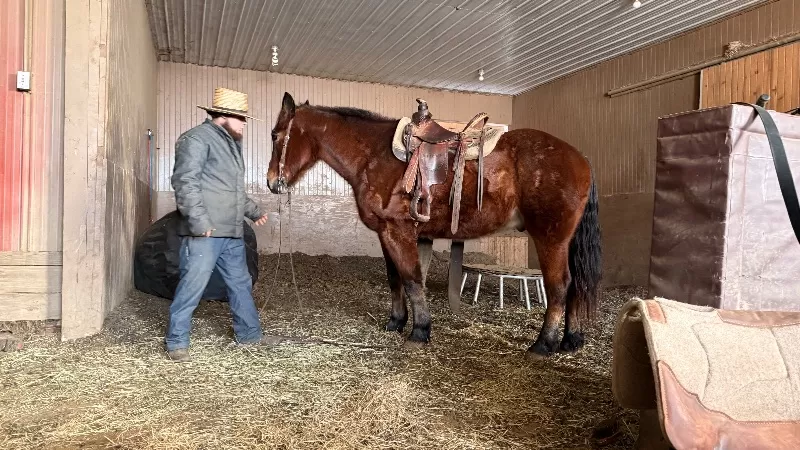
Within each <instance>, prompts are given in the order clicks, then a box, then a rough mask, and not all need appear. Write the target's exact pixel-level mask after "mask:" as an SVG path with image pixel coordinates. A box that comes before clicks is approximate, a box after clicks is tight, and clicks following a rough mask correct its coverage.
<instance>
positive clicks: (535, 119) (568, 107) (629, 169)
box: [512, 0, 800, 286]
mask: <svg viewBox="0 0 800 450" xmlns="http://www.w3.org/2000/svg"><path fill="white" fill-rule="evenodd" d="M798 32H800V0H779V1H773V2H769V3H767V4H765V5H763V6H761V7H758V8H756V9H753V10H750V11H747V12H745V13H742V14H739V15H737V16H734V17H731V18H728V19H727V20H724V21H721V22H718V23H714V24H711V25H709V26H705V27H701V28H698V29H697V30H695V31H693V32H691V33H688V34H685V35H682V36H679V37H677V38H674V39H671V40H669V41H665V42H663V43H660V44H658V45H654V46H651V47H648V48H645V49H642V50H639V51H636V52H633V53H631V54H628V55H625V56H622V57H619V58H615V59H613V60H610V61H607V62H604V63H602V64H599V65H596V66H593V67H591V68H588V69H585V70H582V71H580V72H578V73H576V74H574V75H572V76H569V77H566V78H563V79H560V80H557V81H554V82H551V83H549V84H547V85H544V86H541V87H538V88H536V89H535V90H533V91H531V92H528V93H525V94H522V95H520V96H517V97H515V99H514V113H513V114H514V123H513V125H512V128H521V127H534V128H540V129H543V130H545V131H548V132H550V133H553V134H555V135H556V136H559V137H561V138H563V139H565V140H567V141H568V142H570V143H572V144H573V145H575V146H576V147H577V148H578V149H580V150H581V151H582V152H584V153H585V154H586V155H587V156H588V158H589V159H590V161H591V163H592V165H593V167H594V170H595V175H596V178H597V182H598V187H599V191H600V193H601V195H602V198H601V205H600V215H601V223H602V226H603V235H604V251H605V273H606V275H605V281H606V283H609V284H635V285H640V286H646V285H647V277H648V272H649V255H650V239H651V229H652V207H653V206H652V205H653V182H654V175H655V174H654V170H655V151H656V129H657V128H656V127H657V121H658V117H659V116H663V115H667V114H671V113H677V112H681V111H687V110H692V109H696V108H697V107H698V106H699V89H700V76H699V74H698V73H693V74H689V75H687V76H685V77H684V78H683V79H678V80H676V81H672V82H669V83H666V84H662V85H659V86H656V87H652V88H649V89H646V90H642V91H638V92H632V93H629V94H625V95H621V96H617V97H608V96H607V95H606V93H607V92H608V91H609V90H611V89H615V88H619V87H622V86H625V85H630V84H633V83H637V82H641V81H645V80H648V79H650V78H654V77H658V76H660V75H664V74H666V73H668V72H672V71H676V70H679V69H682V68H686V67H689V66H692V65H695V64H699V63H702V62H705V61H709V60H712V59H714V58H717V57H720V56H722V54H723V46H724V45H725V44H727V43H728V42H730V41H735V40H738V41H742V42H743V43H744V44H760V43H766V42H767V41H769V40H770V39H772V38H775V37H778V36H786V35H791V34H793V33H798ZM751 101H752V100H751ZM531 250H532V251H531V264H532V265H536V264H537V262H536V261H535V259H536V258H535V253H534V252H533V247H532V246H531Z"/></svg>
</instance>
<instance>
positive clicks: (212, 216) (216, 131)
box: [165, 88, 276, 362]
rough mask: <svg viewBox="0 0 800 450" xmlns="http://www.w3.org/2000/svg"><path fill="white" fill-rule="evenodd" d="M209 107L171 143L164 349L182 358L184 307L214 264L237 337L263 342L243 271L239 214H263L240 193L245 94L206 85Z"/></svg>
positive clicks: (258, 218)
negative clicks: (169, 279) (176, 251)
mask: <svg viewBox="0 0 800 450" xmlns="http://www.w3.org/2000/svg"><path fill="white" fill-rule="evenodd" d="M198 108H202V109H204V110H206V111H207V112H208V113H209V116H211V118H210V119H206V120H205V121H204V122H203V123H201V124H200V125H197V126H196V127H194V128H192V129H191V130H189V131H187V132H185V133H183V134H182V135H181V136H180V137H179V138H178V141H177V143H176V144H175V168H174V170H173V174H172V187H173V189H174V190H175V202H176V204H177V207H178V210H179V211H180V213H181V215H182V221H181V224H180V228H179V231H178V233H179V234H180V236H181V247H180V276H181V278H180V282H179V283H178V287H177V289H176V291H175V297H174V298H173V300H172V305H170V308H169V324H168V326H167V333H166V339H165V342H166V348H167V354H168V356H169V357H170V359H172V360H174V361H178V362H185V361H190V360H191V358H190V356H189V351H188V348H189V334H190V331H191V321H192V313H193V312H194V310H195V308H197V305H198V304H199V303H200V299H201V296H202V294H203V292H204V291H205V288H206V285H207V284H208V280H209V279H210V277H211V273H212V271H213V270H214V268H215V267H216V268H217V270H218V271H219V273H220V275H222V278H223V279H224V280H225V284H226V286H227V288H228V301H229V304H230V309H231V315H232V317H233V331H234V334H235V335H236V340H237V341H238V342H239V343H240V344H259V345H271V344H274V343H276V342H274V340H273V339H272V338H270V337H265V336H263V335H262V332H261V324H260V322H259V318H258V311H257V310H256V307H255V302H254V301H253V285H252V279H251V278H250V272H249V271H248V270H247V263H246V259H245V246H244V239H243V235H244V233H243V229H242V221H243V220H244V217H247V218H249V219H250V220H252V221H253V222H255V224H256V225H263V224H264V223H266V221H267V216H266V215H265V214H264V213H263V212H262V210H261V208H259V206H258V205H256V204H255V203H254V202H253V201H252V200H251V199H250V198H249V197H248V196H247V194H246V193H245V187H244V158H243V157H242V144H241V140H242V134H243V132H244V127H245V124H246V122H247V119H248V118H250V119H255V118H254V117H251V116H249V115H248V114H247V113H248V106H247V95H246V94H243V93H241V92H236V91H232V90H229V89H225V88H217V89H215V90H214V100H213V103H212V106H211V107H204V106H198Z"/></svg>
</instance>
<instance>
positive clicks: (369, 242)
mask: <svg viewBox="0 0 800 450" xmlns="http://www.w3.org/2000/svg"><path fill="white" fill-rule="evenodd" d="M217 86H223V87H228V88H231V89H236V90H239V91H242V92H245V93H247V94H248V103H249V106H250V108H251V111H252V114H253V115H254V116H255V117H258V118H260V119H262V120H263V121H261V122H258V121H250V122H249V123H248V126H247V129H246V132H245V138H244V155H245V162H246V165H247V173H246V177H245V182H246V184H247V186H248V192H249V193H250V194H251V196H252V197H253V199H254V200H256V201H259V202H260V203H261V204H262V205H264V206H265V207H266V208H267V209H268V210H273V211H274V210H275V209H276V200H277V197H275V196H273V195H271V194H270V193H269V190H268V189H267V185H266V183H267V180H266V176H267V165H268V164H269V159H270V155H271V152H272V149H271V141H270V130H271V129H272V126H273V125H274V123H275V120H276V118H277V114H278V112H279V110H280V106H281V99H282V97H283V93H284V92H289V93H291V94H292V96H293V97H294V99H295V101H296V102H304V101H305V100H308V101H309V102H310V103H311V104H320V105H326V106H352V107H357V108H364V109H368V110H371V111H375V112H378V113H380V114H384V115H387V116H390V117H397V118H400V117H402V116H410V115H411V114H412V113H414V111H416V107H417V102H416V100H415V99H416V98H418V97H421V98H423V99H425V100H426V101H427V102H428V105H429V107H430V110H431V112H432V113H433V115H434V117H435V118H436V119H438V120H441V121H449V122H458V123H466V122H467V121H469V120H470V119H471V118H472V117H473V116H474V115H475V114H477V113H478V112H481V111H483V112H486V113H487V114H489V120H490V122H492V123H496V124H501V125H510V124H511V122H512V114H511V113H512V98H511V97H510V96H498V95H478V94H464V93H456V92H447V91H441V90H431V89H416V88H405V87H397V86H387V85H380V84H373V83H357V82H347V81H336V80H326V79H319V78H312V77H304V76H295V75H283V74H273V73H269V72H257V71H250V70H240V69H226V68H218V67H205V66H196V65H190V64H177V63H166V62H162V63H159V89H158V94H159V96H158V136H157V139H156V141H157V144H158V150H157V166H156V168H155V175H154V176H155V178H156V180H157V181H156V186H157V189H158V190H159V191H160V192H158V194H157V204H156V205H154V208H155V212H154V215H155V216H156V218H158V217H161V216H162V215H164V214H165V213H167V212H169V211H171V210H173V209H174V208H175V206H174V201H175V200H174V195H173V194H172V187H171V186H170V176H171V174H172V166H173V163H174V158H175V154H174V143H175V141H176V140H177V138H178V136H179V135H180V134H181V133H183V132H184V131H186V130H188V129H189V128H191V127H193V126H194V125H196V124H199V123H200V122H202V121H203V120H204V119H205V118H206V117H207V115H206V113H205V111H203V110H201V109H199V108H197V105H209V104H210V103H211V97H212V95H213V91H214V88H215V87H217ZM292 199H293V200H292V201H293V220H292V223H293V226H292V228H291V233H292V235H291V238H292V240H293V248H294V250H295V251H299V252H303V253H306V254H311V255H317V254H331V255H369V256H382V251H381V249H380V245H379V243H378V239H377V236H375V234H374V233H373V232H372V231H370V230H368V229H367V228H366V227H364V225H363V224H361V222H360V220H359V219H358V213H357V211H356V208H355V203H354V201H353V198H352V192H351V190H350V186H348V185H347V183H346V182H345V181H344V179H343V178H341V177H340V176H339V175H338V174H337V173H336V172H335V171H333V169H331V168H330V167H328V166H327V165H326V164H325V163H322V162H320V163H318V164H317V165H316V166H315V167H313V168H312V169H311V170H309V172H308V173H306V175H305V176H304V177H303V180H302V181H300V182H299V183H298V185H297V187H295V190H294V195H293V196H292ZM284 220H288V215H284ZM298 224H302V225H298ZM283 230H284V236H283V239H284V241H283V242H284V245H286V241H287V240H288V238H289V233H290V232H289V231H288V229H287V227H286V223H284V228H283ZM256 233H257V236H258V241H259V248H260V250H262V251H264V252H266V253H272V252H277V251H278V245H279V242H280V241H279V239H278V223H277V221H275V222H272V223H270V224H269V225H267V226H266V227H260V228H256ZM447 244H448V243H447V242H438V241H437V242H436V243H435V246H436V247H435V248H436V249H437V250H444V249H446V246H447ZM282 251H287V247H285V246H284V247H283V248H282ZM466 251H490V252H492V253H491V254H492V255H493V256H495V257H496V258H498V259H499V261H500V262H502V263H504V264H513V265H522V266H525V265H526V264H527V257H526V256H525V255H526V253H527V240H526V239H525V238H520V237H516V238H505V239H500V238H486V239H482V240H480V241H475V242H471V243H467V246H466Z"/></svg>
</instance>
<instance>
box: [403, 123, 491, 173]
mask: <svg viewBox="0 0 800 450" xmlns="http://www.w3.org/2000/svg"><path fill="white" fill-rule="evenodd" d="M409 123H411V119H410V118H409V117H403V118H402V119H400V123H398V124H397V129H396V130H395V132H394V139H392V153H394V156H395V157H396V158H397V159H399V160H400V161H403V162H405V161H406V146H405V145H404V144H403V130H404V129H405V127H406V125H408V124H409ZM485 129H486V136H485V137H484V142H483V156H484V157H486V156H488V155H489V153H492V150H494V147H495V146H496V145H497V141H498V140H499V139H500V136H502V135H503V130H501V129H500V128H496V127H492V126H487V127H485ZM466 136H467V139H468V142H467V151H466V154H465V156H464V159H465V160H470V159H478V147H479V146H480V136H481V134H480V132H479V131H477V130H474V131H473V130H469V131H467V133H466Z"/></svg>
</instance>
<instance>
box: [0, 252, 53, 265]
mask: <svg viewBox="0 0 800 450" xmlns="http://www.w3.org/2000/svg"><path fill="white" fill-rule="evenodd" d="M60 265H61V252H0V266H60Z"/></svg>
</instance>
